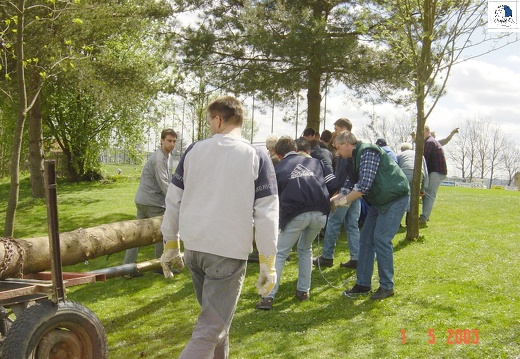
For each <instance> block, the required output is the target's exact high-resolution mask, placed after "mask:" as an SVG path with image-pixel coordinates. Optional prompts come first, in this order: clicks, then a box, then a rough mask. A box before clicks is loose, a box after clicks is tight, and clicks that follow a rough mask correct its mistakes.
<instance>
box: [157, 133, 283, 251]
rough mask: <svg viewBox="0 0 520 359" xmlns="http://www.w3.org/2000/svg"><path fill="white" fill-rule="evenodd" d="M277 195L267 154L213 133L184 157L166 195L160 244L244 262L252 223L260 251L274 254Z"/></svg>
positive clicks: (241, 141) (238, 139)
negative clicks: (171, 242)
mask: <svg viewBox="0 0 520 359" xmlns="http://www.w3.org/2000/svg"><path fill="white" fill-rule="evenodd" d="M277 193H278V190H277V185H276V175H275V172H274V167H273V164H272V161H271V159H270V158H269V156H267V154H265V153H263V152H262V151H260V150H258V149H256V148H254V147H253V146H252V145H251V144H250V143H248V142H247V141H246V140H244V139H241V138H238V137H236V136H233V135H222V134H216V135H214V136H212V137H211V138H208V139H206V140H202V141H198V142H195V143H193V144H192V145H191V146H190V147H189V148H188V149H187V150H186V152H185V153H184V155H183V157H182V158H181V160H180V162H179V165H178V166H177V169H176V171H175V173H174V175H173V179H172V185H170V186H169V188H168V193H167V195H166V212H165V214H164V218H163V223H162V227H161V230H162V233H163V238H164V241H165V242H166V241H168V240H176V239H177V238H180V239H181V240H182V241H183V244H184V248H187V249H190V250H194V251H200V252H205V253H211V254H216V255H220V256H223V257H228V258H236V259H244V260H245V259H247V258H248V255H249V253H250V252H251V250H252V243H253V224H254V227H255V235H254V236H255V240H256V244H257V247H258V251H259V252H260V253H262V254H265V255H266V256H269V255H271V254H275V253H276V242H277V237H278V194H277Z"/></svg>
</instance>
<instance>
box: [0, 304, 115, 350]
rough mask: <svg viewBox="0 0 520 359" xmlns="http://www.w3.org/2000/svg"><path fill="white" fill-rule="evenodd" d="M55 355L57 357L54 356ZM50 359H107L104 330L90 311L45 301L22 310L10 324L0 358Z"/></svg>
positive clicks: (76, 306)
mask: <svg viewBox="0 0 520 359" xmlns="http://www.w3.org/2000/svg"><path fill="white" fill-rule="evenodd" d="M56 351H58V352H59V353H58V354H56ZM51 353H54V354H51ZM79 353H81V354H79ZM63 355H66V356H63ZM53 357H55V358H74V359H106V358H107V357H108V345H107V338H106V334H105V329H104V328H103V325H102V324H101V322H100V321H99V319H98V318H97V317H96V315H95V314H94V313H93V312H92V311H91V310H90V309H88V308H87V307H85V306H83V305H81V304H80V303H77V302H73V301H69V300H65V301H60V302H58V304H55V303H54V302H52V301H50V300H46V301H43V302H39V303H37V304H35V305H33V306H30V307H29V308H27V309H25V310H24V311H23V312H22V313H21V314H20V316H19V317H17V318H16V320H15V321H14V322H13V323H12V325H11V328H9V331H8V332H7V336H6V337H5V340H4V342H3V345H2V354H1V356H0V358H2V359H29V358H31V359H32V358H34V359H52V358H53Z"/></svg>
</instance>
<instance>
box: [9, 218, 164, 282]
mask: <svg viewBox="0 0 520 359" xmlns="http://www.w3.org/2000/svg"><path fill="white" fill-rule="evenodd" d="M161 223H162V217H155V218H149V219H140V220H132V221H122V222H116V223H109V224H103V225H101V226H97V227H91V228H85V229H81V228H80V229H77V230H75V231H73V232H65V233H62V234H60V249H61V259H62V264H63V265H73V264H77V263H81V262H84V261H86V260H89V259H93V258H97V257H100V256H104V255H109V254H113V253H116V252H120V251H123V250H125V249H128V248H134V247H141V246H145V245H149V244H152V243H155V242H158V241H161V240H162V234H161ZM16 241H17V242H18V244H19V245H20V246H21V247H22V248H23V250H24V252H25V254H24V256H23V269H22V270H23V273H24V274H28V273H35V272H40V271H44V270H48V269H49V268H51V254H50V249H49V238H48V237H39V238H28V239H20V240H16ZM5 252H6V247H5V245H4V246H1V245H0V263H5V262H6V253H5ZM20 261H21V258H20V253H19V251H18V250H14V253H13V254H12V258H11V260H7V262H8V263H6V264H7V268H6V270H5V271H4V272H3V273H0V279H3V278H8V277H10V276H15V275H16V274H17V271H18V269H19V268H18V264H19V263H20Z"/></svg>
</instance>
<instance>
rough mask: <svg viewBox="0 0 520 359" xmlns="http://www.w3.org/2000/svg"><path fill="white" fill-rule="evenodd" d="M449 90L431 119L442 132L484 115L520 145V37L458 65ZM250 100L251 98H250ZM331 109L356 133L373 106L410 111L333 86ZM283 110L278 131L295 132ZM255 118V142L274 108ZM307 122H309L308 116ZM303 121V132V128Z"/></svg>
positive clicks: (381, 111) (331, 116)
mask: <svg viewBox="0 0 520 359" xmlns="http://www.w3.org/2000/svg"><path fill="white" fill-rule="evenodd" d="M480 53H482V52H480ZM446 91H447V93H446V95H444V96H443V97H442V98H441V99H440V101H439V102H438V103H437V105H436V107H435V109H434V110H433V112H432V114H431V115H430V117H429V118H428V120H427V125H429V126H430V128H431V129H432V130H433V131H435V132H436V133H437V135H438V136H439V137H440V138H442V137H445V136H447V135H448V134H449V132H450V131H451V130H452V129H453V128H455V127H459V125H460V124H462V123H463V122H465V121H466V120H468V119H469V120H471V119H476V118H478V119H481V120H485V121H486V122H493V123H496V124H499V125H500V128H501V129H502V130H503V132H504V133H505V134H507V136H508V138H509V139H510V140H512V141H514V142H515V143H516V144H517V145H520V43H515V44H511V45H508V46H507V47H506V48H503V49H501V50H497V51H495V52H492V53H489V54H486V55H483V56H481V57H478V58H475V59H471V60H467V61H465V62H462V63H459V64H457V65H455V66H454V67H453V68H452V73H451V75H450V78H449V80H448V83H447V87H446ZM302 95H304V94H302ZM247 103H249V104H250V103H251V102H250V99H248V100H246V104H247ZM322 106H323V102H322ZM327 110H328V111H327V112H328V113H327V116H326V126H325V127H326V128H327V129H329V130H331V131H333V130H334V129H333V126H332V123H333V122H334V121H335V120H336V119H338V118H340V117H347V118H349V119H351V121H352V122H353V124H354V130H353V132H354V133H356V131H355V129H356V128H360V127H361V126H365V125H366V124H368V121H369V119H368V117H367V115H366V114H365V113H366V112H367V111H369V112H370V111H374V112H375V113H376V115H378V116H380V117H383V118H388V119H393V118H399V117H402V116H403V114H405V112H404V111H402V110H399V109H397V108H396V107H395V106H393V105H390V104H384V105H376V106H374V107H373V106H372V105H365V106H362V107H357V106H356V105H355V104H354V103H352V100H351V99H349V98H348V96H347V95H346V94H344V93H343V91H341V90H336V91H334V90H332V91H330V92H329V96H328V97H327ZM282 116H283V114H282V113H280V112H278V111H275V119H274V132H275V133H276V134H278V135H290V136H294V135H295V129H294V125H288V124H286V123H284V122H283V121H282ZM255 122H256V123H257V125H258V126H259V131H258V132H257V133H255V137H254V142H255V143H256V142H262V141H264V140H265V137H266V136H267V135H268V134H269V133H270V132H271V110H270V109H267V111H266V113H265V114H261V113H260V112H259V111H255ZM301 122H302V123H305V119H301ZM301 126H302V128H300V129H299V130H298V132H299V133H301V132H302V130H303V125H301ZM320 130H323V128H320ZM446 150H447V151H448V150H449V148H448V147H447V148H446ZM452 172H453V171H452ZM452 174H454V175H456V174H455V173H452Z"/></svg>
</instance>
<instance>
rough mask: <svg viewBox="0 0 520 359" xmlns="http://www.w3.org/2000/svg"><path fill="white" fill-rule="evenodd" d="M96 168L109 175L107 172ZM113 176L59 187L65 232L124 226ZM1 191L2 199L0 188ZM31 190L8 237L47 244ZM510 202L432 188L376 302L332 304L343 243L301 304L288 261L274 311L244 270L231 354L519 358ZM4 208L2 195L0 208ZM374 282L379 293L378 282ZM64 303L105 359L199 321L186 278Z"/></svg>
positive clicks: (148, 346)
mask: <svg viewBox="0 0 520 359" xmlns="http://www.w3.org/2000/svg"><path fill="white" fill-rule="evenodd" d="M105 170H106V172H107V173H114V171H115V167H110V168H105ZM122 171H123V172H122V174H123V176H126V175H128V176H129V178H128V181H117V182H116V183H112V184H85V183H62V182H61V181H60V182H59V185H58V210H59V216H60V228H61V229H62V231H68V230H74V229H77V228H80V227H83V228H85V227H89V226H94V225H99V224H102V223H106V222H113V221H118V220H122V219H131V218H133V217H134V216H135V207H134V205H133V196H134V194H135V190H136V189H137V183H138V180H137V179H136V177H135V176H136V175H137V174H138V173H139V172H140V171H139V169H138V168H133V167H129V168H127V167H123V168H122ZM132 173H133V174H132ZM132 177H133V179H132ZM0 186H2V187H1V188H2V190H0V196H1V195H2V194H3V193H5V192H4V191H3V188H4V186H5V184H4V183H0ZM29 193H30V191H29V189H28V181H27V182H26V181H23V182H22V188H21V195H22V197H23V198H22V203H23V204H24V205H23V206H22V208H21V209H20V212H19V216H18V217H17V221H23V222H18V223H23V226H17V227H20V230H19V232H18V235H17V237H28V236H44V235H46V222H45V205H44V203H43V201H41V200H40V201H38V202H34V201H31V200H30V199H29V196H30V195H29ZM519 198H520V192H512V191H504V190H483V189H471V188H460V187H441V188H440V190H439V194H438V197H437V201H436V204H435V208H434V211H433V214H432V218H431V221H430V222H429V225H428V227H426V228H424V229H422V230H421V238H420V240H418V241H415V242H410V241H408V240H406V239H405V233H404V229H402V230H400V231H399V233H398V234H397V235H396V237H395V238H394V241H393V243H394V255H395V282H396V284H395V291H396V294H395V296H394V297H391V298H388V299H386V300H384V301H380V302H373V301H370V300H368V298H366V297H360V298H359V299H355V300H352V299H348V298H346V297H344V296H342V295H341V291H342V290H344V289H346V288H350V287H351V286H352V285H353V284H354V282H355V272H353V271H349V270H345V269H343V268H339V267H338V264H339V263H340V262H341V261H345V260H347V259H348V258H349V254H348V249H347V245H346V238H345V236H344V234H342V235H341V236H340V239H339V241H338V246H337V248H336V255H335V258H334V263H335V266H334V267H333V268H327V269H324V270H323V274H320V272H319V271H318V270H317V269H314V270H313V274H312V289H311V296H310V300H309V301H307V302H299V301H297V300H296V299H295V298H294V290H295V287H296V280H297V272H298V268H297V260H296V258H297V257H296V253H294V252H293V253H291V258H290V260H289V261H288V262H287V263H286V266H285V268H284V271H283V276H282V283H281V286H280V290H279V292H278V295H277V298H276V300H275V303H274V308H273V310H272V311H270V312H264V311H257V310H255V309H254V305H255V303H256V301H257V300H258V295H257V294H256V290H255V287H254V283H255V282H256V279H257V276H258V264H256V263H251V264H249V265H248V267H249V268H248V273H247V276H246V280H245V283H244V287H243V291H242V294H241V298H240V300H239V303H238V307H237V311H236V314H235V318H234V321H233V324H232V326H231V333H230V350H231V352H230V357H233V358H248V359H249V358H280V359H282V358H283V359H286V358H301V357H302V356H305V357H308V358H313V359H314V358H414V359H422V358H424V359H430V358H450V359H451V358H461V359H462V358H464V359H467V358H475V359H476V358H479V359H480V358H498V359H506V358H514V357H517V356H518V355H520V344H519V342H518V340H517V338H518V336H519V335H520V322H519V321H518V316H517V315H516V313H518V311H519V310H520V307H519V304H518V303H519V301H520V294H519V293H518V287H517V285H516V283H517V279H518V277H519V275H520V270H519V269H518V265H517V262H518V258H517V257H518V255H517V253H518V250H517V248H518V246H519V245H520V242H519V241H520V240H519V238H518V233H519V231H520V227H519V223H518V220H517V216H516V213H517V210H518V208H517V207H518V202H519ZM27 201H28V202H27ZM4 202H5V201H4V200H3V198H2V197H0V203H4ZM2 209H3V207H2V206H0V211H1V210H2ZM320 252H321V243H315V246H314V254H315V255H318V254H320ZM123 256H124V253H117V254H114V255H111V256H109V257H102V258H98V259H95V260H92V261H89V262H88V263H81V264H77V265H75V266H71V267H67V268H65V269H66V270H69V271H70V270H72V271H89V270H94V269H98V268H104V267H109V266H114V265H119V264H121V263H122V261H123ZM152 258H153V248H152V247H151V246H150V247H147V248H143V249H141V250H140V252H139V260H140V261H142V260H147V259H152ZM372 283H373V286H374V288H376V287H377V276H376V275H374V278H373V282H372ZM67 295H68V298H69V299H72V300H76V301H79V302H80V303H82V304H84V305H86V306H88V307H89V308H91V309H92V310H93V311H94V312H95V313H96V315H97V316H98V317H99V318H100V320H101V322H102V323H103V325H104V327H105V330H106V332H107V335H108V342H109V352H110V354H109V357H110V358H113V359H123V358H133V357H136V356H142V357H146V358H154V359H162V358H164V359H166V358H172V357H177V356H178V355H179V354H180V352H181V351H182V349H183V347H184V346H185V344H186V343H187V341H188V340H189V338H190V336H191V332H192V330H193V326H194V324H195V322H196V320H197V316H198V314H199V306H198V304H197V302H196V299H195V295H194V293H193V288H192V284H191V279H190V275H189V272H188V271H187V270H184V271H183V272H182V273H181V274H179V275H177V276H176V277H175V278H174V279H173V280H167V279H164V278H163V277H161V276H158V275H156V274H152V273H145V275H144V277H141V278H137V279H132V280H126V279H124V278H115V279H110V280H108V281H107V282H99V283H95V284H88V285H84V286H78V287H71V288H69V289H68V290H67ZM457 328H459V329H470V330H473V329H478V331H479V343H478V344H463V343H461V344H448V343H447V341H448V338H449V335H450V330H453V331H455V330H456V329H457ZM430 329H431V330H433V332H430V333H432V334H433V335H435V343H434V344H430V343H429V342H428V341H429V340H432V337H431V336H429V335H428V334H429V330H430ZM403 331H404V334H405V337H404V338H405V343H404V344H403ZM280 338H283V340H280ZM473 338H474V336H473ZM453 339H454V338H453ZM454 342H455V341H454Z"/></svg>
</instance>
